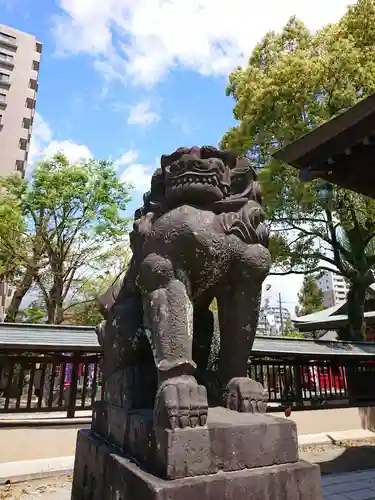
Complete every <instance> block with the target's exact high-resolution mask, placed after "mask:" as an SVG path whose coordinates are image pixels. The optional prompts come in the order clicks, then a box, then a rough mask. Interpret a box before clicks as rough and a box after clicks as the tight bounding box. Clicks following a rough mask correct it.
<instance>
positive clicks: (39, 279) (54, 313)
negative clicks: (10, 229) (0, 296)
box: [0, 153, 129, 323]
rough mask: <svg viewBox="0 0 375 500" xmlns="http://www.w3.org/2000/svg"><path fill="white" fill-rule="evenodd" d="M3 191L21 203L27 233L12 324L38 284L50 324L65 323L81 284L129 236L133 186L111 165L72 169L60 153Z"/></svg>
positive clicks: (10, 180) (8, 181) (6, 182)
mask: <svg viewBox="0 0 375 500" xmlns="http://www.w3.org/2000/svg"><path fill="white" fill-rule="evenodd" d="M0 187H2V188H5V192H6V193H7V196H9V198H10V199H11V200H18V203H19V208H20V211H21V214H22V227H23V228H24V230H23V231H22V232H20V231H18V236H17V237H18V238H19V240H20V242H21V245H20V248H21V250H20V251H18V253H19V255H17V256H18V257H19V260H18V264H19V265H18V272H19V273H20V275H21V277H20V279H19V281H18V283H17V290H16V293H15V295H14V297H13V301H12V304H11V306H10V309H9V311H8V313H7V318H6V320H7V321H15V319H16V315H17V312H18V310H19V306H20V304H21V301H22V298H23V297H24V296H25V294H26V293H27V292H28V291H29V290H30V287H31V286H32V285H33V284H34V283H37V285H38V286H39V288H40V290H41V294H42V297H43V300H44V302H45V305H46V313H47V321H48V323H61V322H62V321H63V314H64V304H65V303H66V302H67V301H70V299H71V294H72V293H73V292H74V291H75V290H76V285H77V280H78V281H81V282H82V281H83V280H84V279H85V277H86V276H90V275H91V276H92V275H93V274H94V272H96V271H97V269H99V268H100V265H101V263H103V259H104V260H105V256H106V254H107V253H108V249H111V248H113V247H114V246H115V245H117V244H118V243H119V242H121V241H122V240H123V238H124V236H125V234H126V231H127V220H126V219H124V217H123V215H122V213H123V210H124V209H125V208H126V205H127V203H128V201H129V195H128V187H127V186H126V185H123V184H122V183H121V182H120V181H119V179H118V177H117V176H116V172H115V169H114V167H113V166H112V164H111V163H109V162H105V161H95V160H88V161H82V162H80V163H76V164H70V163H69V161H68V160H67V158H66V157H65V156H64V155H63V154H60V153H58V154H56V155H55V156H54V157H53V158H52V159H48V160H45V161H42V162H40V163H39V164H38V165H37V167H36V169H35V170H34V172H33V174H32V178H31V180H30V181H28V180H26V179H21V178H20V177H19V176H11V177H7V178H4V179H1V180H0ZM6 238H7V239H6V241H5V242H4V241H3V243H2V244H3V245H5V246H10V245H11V244H12V238H13V235H12V234H10V235H9V236H6ZM0 248H1V246H0ZM16 254H17V252H16Z"/></svg>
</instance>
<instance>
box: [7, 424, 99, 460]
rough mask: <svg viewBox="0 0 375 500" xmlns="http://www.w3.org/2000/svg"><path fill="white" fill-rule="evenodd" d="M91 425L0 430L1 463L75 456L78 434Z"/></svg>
mask: <svg viewBox="0 0 375 500" xmlns="http://www.w3.org/2000/svg"><path fill="white" fill-rule="evenodd" d="M89 427H90V425H89V424H86V425H82V424H80V425H73V426H53V427H21V428H17V427H16V428H8V429H7V428H2V429H0V443H1V446H0V463H4V462H17V461H19V460H33V459H38V458H53V457H66V456H71V455H74V453H75V447H76V440H77V432H78V430H79V429H81V428H89Z"/></svg>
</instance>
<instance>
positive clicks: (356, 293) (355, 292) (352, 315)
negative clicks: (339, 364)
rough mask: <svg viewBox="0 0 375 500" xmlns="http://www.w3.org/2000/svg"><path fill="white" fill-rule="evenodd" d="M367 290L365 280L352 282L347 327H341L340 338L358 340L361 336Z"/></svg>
mask: <svg viewBox="0 0 375 500" xmlns="http://www.w3.org/2000/svg"><path fill="white" fill-rule="evenodd" d="M366 290H367V280H366V281H357V282H353V283H352V284H351V286H350V289H349V293H348V297H347V305H348V328H346V329H342V331H341V337H346V338H341V340H351V341H360V340H364V338H363V328H362V326H363V319H364V312H365V298H366Z"/></svg>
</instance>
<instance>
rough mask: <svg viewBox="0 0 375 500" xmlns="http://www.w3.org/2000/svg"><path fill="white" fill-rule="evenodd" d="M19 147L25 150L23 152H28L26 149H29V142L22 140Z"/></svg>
mask: <svg viewBox="0 0 375 500" xmlns="http://www.w3.org/2000/svg"><path fill="white" fill-rule="evenodd" d="M19 147H20V149H23V151H26V149H27V140H26V139H23V138H21V139H20V142H19Z"/></svg>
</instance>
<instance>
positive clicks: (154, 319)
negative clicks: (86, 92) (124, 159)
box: [98, 146, 271, 432]
mask: <svg viewBox="0 0 375 500" xmlns="http://www.w3.org/2000/svg"><path fill="white" fill-rule="evenodd" d="M134 218H135V222H134V227H133V232H132V234H131V237H130V241H131V246H132V250H133V258H132V261H131V263H130V266H129V269H128V272H127V275H126V276H125V278H124V280H123V282H122V283H118V284H116V286H115V287H114V288H113V289H112V290H111V291H109V292H107V293H106V295H105V296H104V298H103V304H104V306H105V309H106V311H107V318H106V321H105V322H104V323H103V324H102V325H101V326H100V327H99V328H98V337H99V341H100V343H101V345H102V346H103V350H104V360H103V365H102V370H103V372H104V375H105V378H106V379H107V380H109V379H110V378H113V377H114V373H116V371H121V370H123V369H124V368H125V367H129V366H140V365H142V367H143V370H144V371H146V372H148V374H149V377H150V380H151V379H153V381H154V383H150V384H149V386H148V389H147V391H148V392H147V395H146V399H149V400H150V399H151V400H152V401H155V404H154V425H155V427H156V428H157V429H160V431H161V432H163V430H164V428H170V429H175V428H185V427H196V426H198V427H199V426H204V425H205V421H206V419H207V408H208V402H207V394H206V389H205V387H204V385H202V384H200V383H198V382H197V379H196V377H195V374H196V373H197V374H198V373H201V374H202V373H204V372H205V370H206V368H207V362H208V357H209V354H210V348H211V342H212V334H213V317H212V313H211V311H210V310H209V305H210V303H211V302H212V300H213V299H214V298H216V299H217V304H218V313H219V321H220V337H221V339H220V342H221V350H220V366H219V381H220V387H221V391H222V398H221V402H222V403H223V404H224V405H226V406H229V407H230V408H231V409H233V410H236V411H240V412H254V411H260V412H263V411H265V399H266V398H265V395H264V394H262V390H261V389H260V388H259V387H255V385H254V384H251V383H250V381H248V380H247V381H246V380H245V379H246V377H247V362H248V355H249V353H250V351H251V348H252V345H253V341H254V335H255V331H256V326H257V322H258V314H259V306H260V297H261V286H262V282H263V280H264V278H265V277H266V275H267V273H268V271H269V268H270V265H271V259H270V254H269V252H268V250H267V244H268V231H267V228H266V226H265V225H264V224H263V222H262V220H263V211H262V207H261V197H260V190H259V186H258V184H257V182H256V176H255V172H254V170H253V168H252V167H251V165H250V163H249V161H248V160H247V159H242V158H237V157H236V155H235V153H234V152H232V151H219V150H218V149H216V148H214V147H211V146H203V147H193V148H180V149H178V150H177V151H175V152H174V153H172V154H171V155H164V156H162V157H161V168H159V169H157V170H156V172H155V174H154V176H153V178H152V182H151V190H150V192H148V193H146V194H145V196H144V206H143V207H142V208H141V209H139V210H137V211H136V213H135V217H134ZM139 376H140V374H139ZM203 378H204V377H203ZM234 379H235V380H236V382H234V381H233V380H234ZM241 380H242V381H241ZM228 384H229V385H228ZM137 385H138V386H139V385H140V382H139V380H138V379H137V380H136V379H135V380H134V387H136V386H137ZM112 393H113V391H112ZM134 394H139V390H138V389H134V388H133V386H132V385H131V384H128V385H127V386H126V388H125V389H122V393H121V395H120V394H118V395H117V396H116V395H113V396H111V397H112V401H113V403H114V404H118V401H117V400H116V398H117V399H118V398H125V399H127V400H128V401H132V400H133V399H134V396H133V395H134ZM143 394H145V392H143ZM123 404H125V403H123ZM142 405H143V406H144V404H143V403H142ZM133 406H134V405H133ZM157 429H156V432H157Z"/></svg>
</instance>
